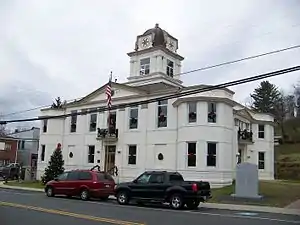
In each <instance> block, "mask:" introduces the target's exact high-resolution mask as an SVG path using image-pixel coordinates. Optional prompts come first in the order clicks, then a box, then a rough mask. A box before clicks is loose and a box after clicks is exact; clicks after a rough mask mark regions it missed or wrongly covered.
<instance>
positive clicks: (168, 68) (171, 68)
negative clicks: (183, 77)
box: [166, 59, 175, 77]
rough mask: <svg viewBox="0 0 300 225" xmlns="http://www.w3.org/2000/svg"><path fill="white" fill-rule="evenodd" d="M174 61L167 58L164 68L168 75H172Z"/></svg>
mask: <svg viewBox="0 0 300 225" xmlns="http://www.w3.org/2000/svg"><path fill="white" fill-rule="evenodd" d="M169 63H172V66H169ZM174 64H175V63H174V61H172V60H170V59H167V69H166V74H167V75H168V76H169V77H174Z"/></svg>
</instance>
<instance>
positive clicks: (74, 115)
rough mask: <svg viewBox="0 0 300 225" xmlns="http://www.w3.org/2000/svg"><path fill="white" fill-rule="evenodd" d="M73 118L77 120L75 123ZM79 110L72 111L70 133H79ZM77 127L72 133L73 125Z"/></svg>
mask: <svg viewBox="0 0 300 225" xmlns="http://www.w3.org/2000/svg"><path fill="white" fill-rule="evenodd" d="M73 118H75V121H73ZM77 119H78V117H77V110H72V111H71V117H70V133H76V131H77ZM73 124H74V125H75V130H74V131H72V125H73Z"/></svg>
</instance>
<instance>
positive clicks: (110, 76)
mask: <svg viewBox="0 0 300 225" xmlns="http://www.w3.org/2000/svg"><path fill="white" fill-rule="evenodd" d="M111 80H112V71H111V72H110V75H109V81H108V85H107V86H108V87H107V93H106V94H107V107H108V111H107V114H108V115H107V129H108V133H109V134H110V108H111Z"/></svg>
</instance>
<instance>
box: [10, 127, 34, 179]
mask: <svg viewBox="0 0 300 225" xmlns="http://www.w3.org/2000/svg"><path fill="white" fill-rule="evenodd" d="M9 136H11V137H14V138H16V139H17V140H18V145H17V146H18V147H17V150H18V151H17V158H18V162H19V163H20V164H21V165H22V166H24V167H29V168H30V169H31V176H32V178H33V179H34V178H35V177H36V171H37V159H38V149H39V139H40V128H37V127H32V128H30V129H23V130H15V132H13V133H11V134H9Z"/></svg>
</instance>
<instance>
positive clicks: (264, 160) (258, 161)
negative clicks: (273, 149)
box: [257, 151, 266, 170]
mask: <svg viewBox="0 0 300 225" xmlns="http://www.w3.org/2000/svg"><path fill="white" fill-rule="evenodd" d="M260 153H263V155H264V159H263V160H260V159H259V155H260ZM261 161H262V162H263V163H264V168H263V169H261V168H259V163H260V162H261ZM257 163H258V164H257V168H258V169H259V170H265V169H266V152H265V151H259V152H258V153H257Z"/></svg>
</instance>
